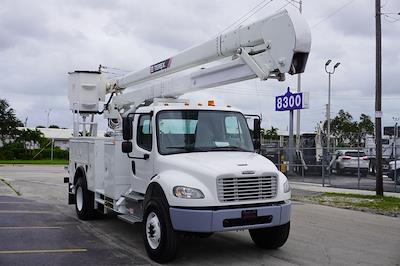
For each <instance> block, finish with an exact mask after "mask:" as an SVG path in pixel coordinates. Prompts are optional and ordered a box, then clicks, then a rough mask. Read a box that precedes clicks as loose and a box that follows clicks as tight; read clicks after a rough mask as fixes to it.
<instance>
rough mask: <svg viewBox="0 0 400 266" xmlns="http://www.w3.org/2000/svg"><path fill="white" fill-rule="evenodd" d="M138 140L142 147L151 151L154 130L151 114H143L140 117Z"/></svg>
mask: <svg viewBox="0 0 400 266" xmlns="http://www.w3.org/2000/svg"><path fill="white" fill-rule="evenodd" d="M136 142H137V145H138V146H139V147H140V148H142V149H145V150H147V151H151V148H152V130H151V118H150V115H141V116H140V117H139V122H138V128H137V140H136Z"/></svg>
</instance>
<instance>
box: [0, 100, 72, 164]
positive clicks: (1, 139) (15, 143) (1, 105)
mask: <svg viewBox="0 0 400 266" xmlns="http://www.w3.org/2000/svg"><path fill="white" fill-rule="evenodd" d="M23 126H24V125H23V123H22V122H21V121H20V120H19V119H18V118H17V116H16V114H15V110H14V109H13V108H12V107H11V106H10V104H9V103H8V101H7V100H6V99H0V160H29V159H33V158H35V159H48V158H50V154H51V140H50V139H47V138H45V136H44V135H43V133H42V132H41V131H40V130H38V129H37V128H36V129H34V130H32V129H23V130H20V129H18V128H19V127H23ZM53 128H58V126H56V125H54V126H53ZM39 152H40V153H39ZM53 155H54V158H58V159H68V151H63V150H61V149H60V148H58V147H55V148H54V150H53Z"/></svg>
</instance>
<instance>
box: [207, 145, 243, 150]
mask: <svg viewBox="0 0 400 266" xmlns="http://www.w3.org/2000/svg"><path fill="white" fill-rule="evenodd" d="M209 150H210V151H249V150H246V149H243V148H241V147H237V146H224V147H211V148H209Z"/></svg>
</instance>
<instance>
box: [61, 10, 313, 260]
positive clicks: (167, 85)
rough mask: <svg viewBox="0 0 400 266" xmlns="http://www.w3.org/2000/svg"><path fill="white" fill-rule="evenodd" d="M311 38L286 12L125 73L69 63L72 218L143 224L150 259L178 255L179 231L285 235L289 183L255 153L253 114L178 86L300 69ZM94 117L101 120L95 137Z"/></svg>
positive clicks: (272, 239) (271, 245) (194, 87)
mask: <svg viewBox="0 0 400 266" xmlns="http://www.w3.org/2000/svg"><path fill="white" fill-rule="evenodd" d="M310 46H311V34H310V30H309V27H308V25H307V23H306V22H305V20H304V19H303V18H302V17H301V16H300V14H297V13H293V14H292V13H289V12H288V11H286V10H284V11H281V12H279V13H276V14H273V15H270V16H268V17H266V18H264V19H262V20H259V21H256V22H254V23H252V24H250V25H247V26H243V27H239V28H237V29H235V30H233V31H230V32H227V33H224V34H221V35H219V36H217V37H216V38H214V39H212V40H210V41H207V42H205V43H202V44H200V45H197V46H194V47H192V48H190V49H188V50H185V51H183V52H181V53H178V54H177V55H175V56H173V57H170V58H167V59H165V60H163V61H161V62H158V63H156V64H153V65H151V66H149V67H146V68H144V69H142V70H140V71H136V72H132V73H129V74H127V75H125V76H121V77H118V78H113V79H107V78H106V76H105V73H102V72H101V71H74V72H70V73H69V95H68V97H69V103H70V109H71V110H72V113H73V125H74V130H73V138H72V139H71V141H70V161H69V167H68V172H69V177H68V178H67V180H66V182H68V183H69V199H68V200H69V204H74V205H75V208H76V213H77V216H78V217H79V218H80V219H82V220H89V219H95V218H97V217H99V214H107V213H116V214H117V215H118V217H119V218H120V219H122V220H124V221H126V222H129V223H141V224H142V226H143V232H142V235H143V240H144V245H145V248H146V251H147V254H148V256H149V257H150V258H151V259H153V260H154V261H156V262H167V261H170V260H172V259H173V258H174V257H175V256H176V253H177V245H178V242H179V241H178V238H179V235H181V234H192V235H199V236H209V235H211V234H212V233H214V232H224V231H237V230H249V233H250V237H251V239H252V240H253V241H254V243H255V244H256V245H257V246H259V247H262V248H266V249H275V248H279V247H281V246H282V245H284V243H285V242H286V240H287V238H288V236H289V228H290V213H291V202H290V197H291V191H290V186H289V183H288V180H287V178H286V176H285V175H284V174H282V173H281V172H280V171H279V170H278V169H277V168H276V167H275V165H274V164H273V163H272V162H271V161H270V160H268V159H267V158H265V157H263V156H261V155H259V154H258V153H257V152H256V151H257V150H258V149H259V148H260V119H259V118H257V117H255V118H254V117H253V120H252V121H253V124H252V125H251V127H252V128H253V132H251V131H250V130H249V126H248V124H247V120H246V116H245V115H244V114H243V113H242V112H241V111H240V110H238V109H236V108H234V107H231V106H221V105H218V103H216V102H214V101H208V102H207V103H198V102H193V101H188V100H185V99H184V97H179V96H182V95H183V94H185V93H189V92H193V91H199V90H204V89H207V88H213V87H218V86H221V85H227V84H232V83H235V82H240V81H244V80H249V79H254V78H259V79H260V80H267V79H277V80H278V81H283V80H284V79H285V74H287V73H288V74H291V75H294V74H298V73H302V72H304V69H305V66H306V62H307V58H308V54H309V52H310ZM208 63H212V64H208ZM178 72H180V73H181V75H177V74H179V73H178ZM232 91H234V88H232ZM228 94H229V93H228ZM249 104H251V103H249ZM101 117H102V118H104V121H105V122H107V125H108V128H107V131H106V133H105V134H104V136H101V137H98V123H99V121H98V120H100V118H101Z"/></svg>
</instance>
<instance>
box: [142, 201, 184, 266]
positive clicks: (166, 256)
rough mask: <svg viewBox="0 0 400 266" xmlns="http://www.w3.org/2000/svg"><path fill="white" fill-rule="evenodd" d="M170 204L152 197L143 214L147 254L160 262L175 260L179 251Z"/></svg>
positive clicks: (144, 240)
mask: <svg viewBox="0 0 400 266" xmlns="http://www.w3.org/2000/svg"><path fill="white" fill-rule="evenodd" d="M168 208H169V206H168V204H167V203H165V202H164V201H163V200H160V199H151V200H150V201H149V202H148V203H147V204H146V209H145V212H144V216H143V230H142V235H143V242H144V245H145V248H146V252H147V255H148V256H149V257H150V258H151V259H152V260H154V261H156V262H158V263H165V262H169V261H171V260H173V259H174V258H175V256H176V251H177V234H176V232H175V231H174V229H173V228H172V224H171V220H170V217H169V211H168Z"/></svg>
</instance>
